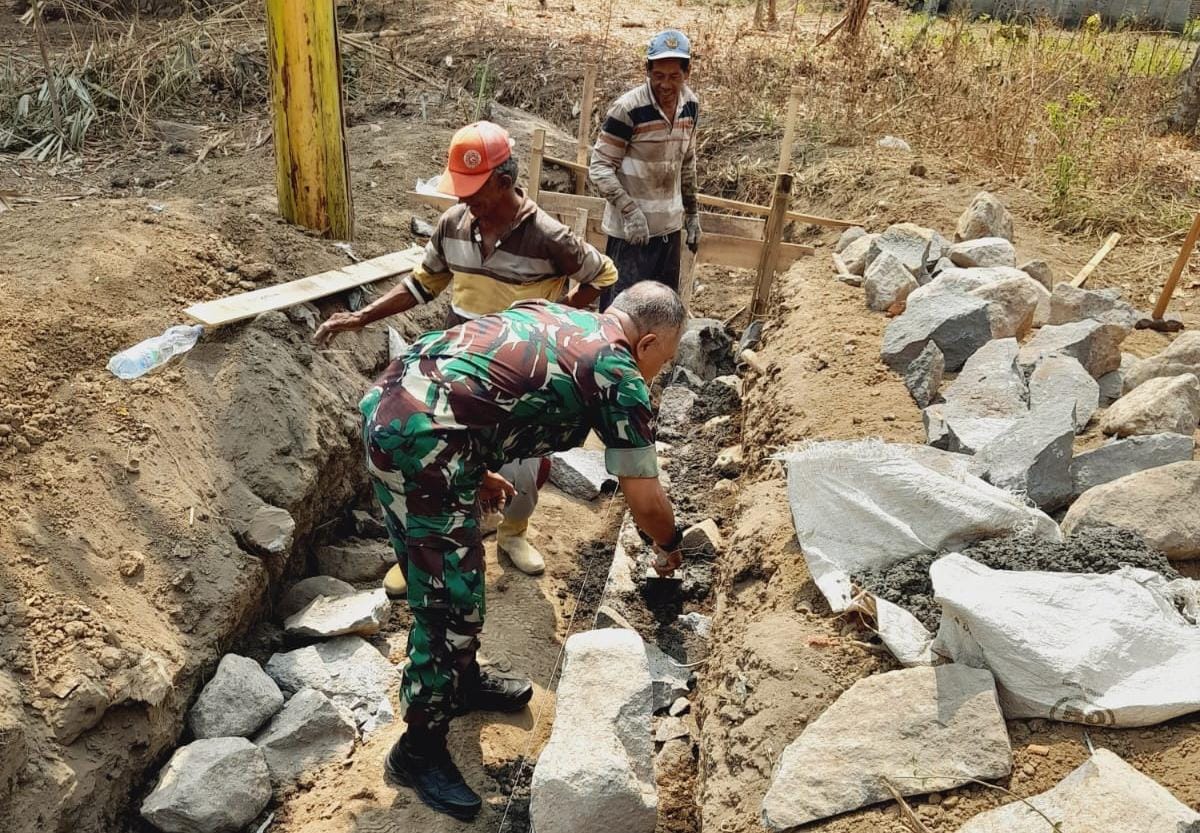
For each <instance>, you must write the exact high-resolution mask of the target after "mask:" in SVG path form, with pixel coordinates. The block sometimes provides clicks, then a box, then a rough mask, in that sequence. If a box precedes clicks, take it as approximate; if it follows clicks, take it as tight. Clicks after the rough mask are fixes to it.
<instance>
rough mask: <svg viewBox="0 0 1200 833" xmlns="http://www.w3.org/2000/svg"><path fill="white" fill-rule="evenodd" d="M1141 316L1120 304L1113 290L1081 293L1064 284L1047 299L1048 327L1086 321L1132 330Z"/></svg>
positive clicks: (1120, 301) (1081, 289) (1091, 290)
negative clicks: (1048, 304)
mask: <svg viewBox="0 0 1200 833" xmlns="http://www.w3.org/2000/svg"><path fill="white" fill-rule="evenodd" d="M1141 317H1142V314H1141V313H1140V312H1138V311H1137V310H1136V309H1134V307H1133V305H1132V304H1128V303H1126V302H1125V301H1122V300H1121V293H1120V292H1119V291H1117V290H1116V289H1083V288H1080V287H1075V286H1072V285H1071V283H1070V281H1063V282H1062V283H1060V284H1059V285H1058V286H1056V287H1054V291H1053V293H1051V295H1050V322H1049V323H1051V324H1069V323H1071V322H1072V321H1083V320H1085V319H1088V318H1092V319H1095V320H1096V321H1102V322H1104V323H1106V324H1116V325H1117V326H1120V327H1124V328H1125V329H1127V330H1132V329H1133V327H1134V325H1135V324H1137V322H1138V319H1139V318H1141Z"/></svg>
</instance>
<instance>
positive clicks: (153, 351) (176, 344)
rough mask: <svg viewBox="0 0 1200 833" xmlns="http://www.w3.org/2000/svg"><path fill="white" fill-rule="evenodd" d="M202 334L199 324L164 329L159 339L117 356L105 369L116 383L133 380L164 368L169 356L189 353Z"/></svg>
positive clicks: (149, 339)
mask: <svg viewBox="0 0 1200 833" xmlns="http://www.w3.org/2000/svg"><path fill="white" fill-rule="evenodd" d="M203 332H204V328H203V327H201V326H200V325H199V324H193V325H191V326H188V325H186V324H181V325H179V326H176V327H168V328H167V331H166V332H164V333H163V334H162V335H160V336H155V337H154V338H148V339H146V340H145V341H142V342H139V343H137V344H135V345H133V346H132V347H130V348H128V349H126V350H122V351H121V352H120V353H117V355H115V356H113V357H112V358H111V359H109V360H108V369H109V371H111V372H112V375H114V376H116V377H117V378H119V379H136V378H137V377H139V376H142V375H144V374H146V373H149V372H150V371H151V370H153V369H154V368H156V367H159V366H160V365H164V364H166V363H167V362H168V361H170V360H171V358H172V357H173V356H178V355H179V354H180V353H186V352H187V351H188V350H191V349H192V348H193V347H194V346H195V345H196V342H197V341H199V339H200V335H201V334H202V333H203Z"/></svg>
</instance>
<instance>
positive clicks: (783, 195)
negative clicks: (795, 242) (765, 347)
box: [750, 174, 792, 318]
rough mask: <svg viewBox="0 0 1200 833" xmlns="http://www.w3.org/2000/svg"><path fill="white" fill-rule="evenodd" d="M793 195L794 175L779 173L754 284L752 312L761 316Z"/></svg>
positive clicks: (758, 316) (764, 310)
mask: <svg viewBox="0 0 1200 833" xmlns="http://www.w3.org/2000/svg"><path fill="white" fill-rule="evenodd" d="M791 196H792V175H791V174H777V175H776V177H775V193H774V196H772V197H771V213H770V215H768V217H767V228H766V231H765V232H764V233H763V243H762V253H761V255H760V257H759V261H758V279H757V281H756V282H755V284H754V299H753V301H752V302H751V304H750V314H751V316H752V317H754V318H761V317H762V316H764V315H766V312H767V299H768V298H770V297H771V284H772V283H773V282H774V281H775V266H776V264H777V258H778V255H779V243H780V242H781V241H782V240H783V227H784V225H785V224H786V223H787V214H788V210H787V207H788V200H789V199H791Z"/></svg>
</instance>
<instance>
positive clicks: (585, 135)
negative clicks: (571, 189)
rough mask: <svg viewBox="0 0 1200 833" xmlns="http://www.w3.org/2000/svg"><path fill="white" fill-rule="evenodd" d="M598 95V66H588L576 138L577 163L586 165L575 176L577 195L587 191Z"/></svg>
mask: <svg viewBox="0 0 1200 833" xmlns="http://www.w3.org/2000/svg"><path fill="white" fill-rule="evenodd" d="M595 95H596V65H595V64H588V67H587V69H586V70H584V74H583V99H582V100H581V102H580V105H579V135H578V136H576V137H575V162H576V163H578V164H580V165H584V166H585V168H584V170H583V171H577V172H576V174H575V193H576V194H582V193H584V191H585V190H586V189H587V168H586V165H587V163H588V148H589V146H590V145H591V142H590V139H591V137H592V99H593V98H594V97H595Z"/></svg>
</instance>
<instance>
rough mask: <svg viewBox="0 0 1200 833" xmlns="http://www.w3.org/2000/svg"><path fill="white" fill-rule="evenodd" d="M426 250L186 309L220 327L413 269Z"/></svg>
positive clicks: (415, 248) (413, 249)
mask: <svg viewBox="0 0 1200 833" xmlns="http://www.w3.org/2000/svg"><path fill="white" fill-rule="evenodd" d="M424 252H425V249H424V247H422V246H411V247H409V248H407V249H405V250H404V251H402V252H392V253H391V254H388V255H383V256H382V257H376V258H372V259H371V260H364V261H361V262H360V263H353V264H351V265H349V266H346V267H344V268H342V269H331V270H330V271H328V272H321V273H320V274H317V275H309V276H308V277H307V278H301V279H300V280H297V281H291V282H289V283H281V284H278V285H277V286H267V287H264V288H262V289H256V290H254V291H253V292H245V293H242V294H240V295H231V296H230V297H228V298H218V299H217V300H215V301H205V302H204V303H202V304H195V305H193V306H190V307H188V308H187V309H185V310H184V311H183V312H184V314H185V315H187V316H189V317H190V318H192V319H194V320H196V321H199V322H200V323H201V324H203V325H204V326H206V327H220V326H221V325H223V324H231V323H233V322H234V321H241V320H243V319H246V318H252V317H253V316H255V315H258V314H260V313H264V312H270V311H272V310H277V309H285V308H287V307H290V306H294V305H296V304H302V303H304V302H305V301H313V300H316V299H317V298H324V297H325V296H326V295H332V294H334V293H335V292H345V291H346V290H347V289H353V288H354V287H356V286H362V285H363V284H366V283H374V282H375V281H380V280H383V279H384V278H391V277H395V276H396V275H401V274H404V273H405V272H410V271H412V269H413V267H415V266H417V265H418V264H420V262H421V258H422V257H423V256H424Z"/></svg>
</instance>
